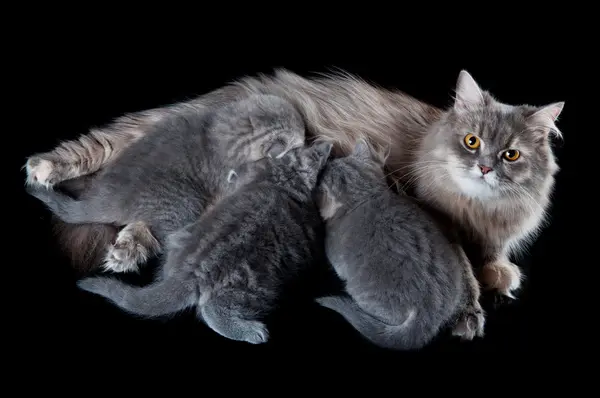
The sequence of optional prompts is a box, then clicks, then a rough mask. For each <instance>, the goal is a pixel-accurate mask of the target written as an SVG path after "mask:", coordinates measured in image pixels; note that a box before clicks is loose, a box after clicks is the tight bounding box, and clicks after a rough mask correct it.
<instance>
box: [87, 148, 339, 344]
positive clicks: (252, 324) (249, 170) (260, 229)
mask: <svg viewBox="0 0 600 398" xmlns="http://www.w3.org/2000/svg"><path fill="white" fill-rule="evenodd" d="M331 148H332V145H331V144H329V143H320V144H316V145H313V146H311V147H308V148H299V149H294V150H291V151H289V152H288V153H286V154H285V155H284V156H283V157H282V158H280V159H271V158H266V159H263V160H259V161H257V162H255V163H252V164H248V165H244V166H243V167H240V168H238V169H237V170H236V172H235V173H232V178H230V179H229V180H230V181H231V187H232V191H233V192H231V193H230V194H228V195H227V196H226V197H225V198H224V199H223V200H221V201H220V202H219V203H217V204H216V205H215V206H214V207H212V208H211V209H210V210H209V211H207V212H206V214H204V215H203V216H202V218H200V219H199V220H198V221H196V222H194V223H192V224H190V225H188V226H186V227H184V228H182V229H181V230H179V231H177V232H175V233H173V234H171V235H170V236H169V238H168V239H167V244H166V248H167V255H166V259H165V264H164V267H163V273H162V279H161V280H159V281H157V282H155V283H154V284H152V285H150V286H146V287H135V286H130V285H127V284H125V283H123V282H121V281H118V280H116V279H115V278H111V277H92V278H87V279H83V280H81V281H79V283H78V285H79V287H80V288H82V289H84V290H87V291H89V292H93V293H96V294H99V295H101V296H104V297H106V298H107V299H109V300H111V301H112V302H114V303H115V304H116V305H117V306H119V307H121V308H122V309H124V310H126V311H129V312H130V313H133V314H138V315H143V316H160V315H166V314H170V313H174V312H177V311H180V310H182V309H185V308H188V307H194V306H195V307H197V313H198V316H199V317H200V318H201V319H203V320H204V321H205V322H206V324H207V325H208V326H209V327H210V328H212V329H213V330H214V331H216V332H217V333H219V334H221V335H222V336H224V337H227V338H229V339H233V340H240V341H246V342H248V343H254V344H258V343H264V342H266V341H267V339H268V336H269V333H268V330H267V327H266V325H265V323H264V322H263V321H262V320H261V319H262V318H263V317H264V316H266V315H268V313H269V312H270V311H271V310H272V309H273V308H274V306H275V305H276V302H277V300H278V298H279V296H280V292H281V289H282V286H283V285H284V284H285V283H286V281H290V280H291V278H293V277H294V276H296V275H298V273H299V272H301V271H302V270H303V269H305V268H307V266H309V265H310V264H311V263H312V262H313V261H314V260H316V255H315V250H318V248H319V246H320V245H322V241H321V240H320V239H319V238H318V236H319V235H318V233H317V231H318V228H319V227H320V226H321V225H322V220H321V218H320V217H319V212H318V209H317V207H316V205H315V203H314V202H313V199H312V192H313V189H314V187H315V186H316V183H317V176H318V173H319V171H320V170H321V169H322V167H323V166H324V164H325V163H326V161H327V158H328V156H329V153H330V151H331Z"/></svg>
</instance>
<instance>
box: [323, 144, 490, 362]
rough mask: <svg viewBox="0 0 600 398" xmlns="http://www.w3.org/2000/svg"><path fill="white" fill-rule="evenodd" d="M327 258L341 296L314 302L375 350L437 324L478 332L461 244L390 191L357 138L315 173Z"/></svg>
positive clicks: (425, 338)
mask: <svg viewBox="0 0 600 398" xmlns="http://www.w3.org/2000/svg"><path fill="white" fill-rule="evenodd" d="M317 192H318V203H319V208H320V211H321V215H322V217H323V219H325V220H326V227H325V233H326V243H325V250H326V254H327V257H328V259H329V261H330V262H331V264H332V265H333V267H334V269H335V270H336V272H337V274H338V275H339V276H340V278H341V279H342V280H343V281H344V282H345V284H346V291H347V293H348V296H332V297H323V298H320V299H317V302H318V303H319V304H321V305H323V306H325V307H328V308H330V309H333V310H334V311H336V312H338V313H340V314H341V315H342V316H343V317H344V318H345V319H346V320H347V321H348V322H350V323H351V324H352V325H353V326H354V328H355V329H357V330H358V331H359V332H360V333H361V334H362V335H363V336H365V337H366V338H367V339H369V340H370V341H371V342H373V343H374V344H376V345H377V346H379V347H383V348H389V349H397V350H411V349H419V348H422V347H424V346H425V345H426V344H428V343H429V342H430V341H431V340H432V339H433V338H434V337H435V336H436V335H437V334H438V333H439V332H440V331H441V329H442V328H444V327H445V326H453V327H454V334H455V335H460V336H463V337H464V338H466V339H472V338H473V337H474V336H475V335H476V334H477V335H480V336H481V335H483V327H484V319H483V311H482V309H481V306H480V305H479V303H478V299H479V289H477V281H476V280H475V277H474V275H473V271H472V269H471V267H470V263H469V262H468V260H467V258H466V256H465V254H464V252H463V250H462V247H461V246H460V244H459V243H458V242H456V241H453V237H451V236H447V235H446V234H445V233H444V232H443V230H442V228H441V226H440V225H439V224H438V222H437V220H434V218H433V217H432V216H430V214H429V213H428V212H426V211H425V210H424V209H423V208H421V207H420V206H419V205H418V204H417V203H416V202H415V200H414V199H412V198H409V197H408V196H406V195H404V194H400V195H398V194H396V193H394V192H391V191H390V190H389V189H388V187H387V184H386V180H385V175H384V172H383V159H378V158H377V157H376V156H375V155H374V152H373V151H372V150H371V148H369V146H368V145H367V143H366V142H365V141H362V140H360V141H359V142H358V144H357V145H356V147H355V149H354V152H353V153H352V154H351V155H349V156H347V157H344V158H339V159H335V160H332V161H331V162H329V164H328V165H327V166H326V168H325V169H324V171H323V175H322V180H321V183H320V184H319V188H318V190H317Z"/></svg>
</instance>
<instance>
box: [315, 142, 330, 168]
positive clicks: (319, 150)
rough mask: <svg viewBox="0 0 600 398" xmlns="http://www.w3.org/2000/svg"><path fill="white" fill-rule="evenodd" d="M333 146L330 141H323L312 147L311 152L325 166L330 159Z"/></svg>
mask: <svg viewBox="0 0 600 398" xmlns="http://www.w3.org/2000/svg"><path fill="white" fill-rule="evenodd" d="M332 149H333V144H332V143H331V142H329V141H322V142H318V143H315V144H313V145H312V147H311V150H312V152H313V154H314V155H316V158H317V159H318V160H320V161H322V162H323V164H324V163H325V162H326V161H327V159H329V155H331V150H332Z"/></svg>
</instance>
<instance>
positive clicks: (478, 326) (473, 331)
mask: <svg viewBox="0 0 600 398" xmlns="http://www.w3.org/2000/svg"><path fill="white" fill-rule="evenodd" d="M484 328H485V314H484V312H483V309H482V308H481V305H479V303H477V304H476V305H473V306H469V307H467V308H466V309H465V310H463V312H462V313H461V314H460V315H459V317H458V320H457V322H456V324H455V325H454V328H453V329H452V335H453V336H457V337H460V338H461V339H463V340H473V339H474V338H475V336H477V337H483V334H484Z"/></svg>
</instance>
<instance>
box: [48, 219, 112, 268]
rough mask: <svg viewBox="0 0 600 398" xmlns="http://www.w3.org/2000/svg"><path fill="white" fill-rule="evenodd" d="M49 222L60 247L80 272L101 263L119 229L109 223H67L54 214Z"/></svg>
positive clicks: (97, 266) (96, 266) (98, 265)
mask: <svg viewBox="0 0 600 398" xmlns="http://www.w3.org/2000/svg"><path fill="white" fill-rule="evenodd" d="M51 222H52V224H53V232H54V235H55V237H56V239H57V240H58V244H59V247H60V249H61V250H62V252H63V253H64V255H65V256H66V257H67V258H68V259H69V261H70V262H71V265H72V266H73V267H74V268H75V269H77V270H78V271H79V272H82V273H87V272H90V271H92V270H94V269H96V268H99V267H100V265H102V263H103V262H104V259H105V257H106V253H107V250H108V247H109V246H110V245H111V244H112V243H114V242H115V240H116V239H117V235H118V233H119V229H118V228H117V227H115V226H113V225H110V224H69V223H66V222H64V221H62V220H60V219H59V218H58V217H56V216H53V217H52V220H51Z"/></svg>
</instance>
